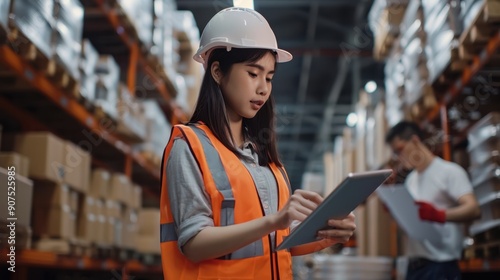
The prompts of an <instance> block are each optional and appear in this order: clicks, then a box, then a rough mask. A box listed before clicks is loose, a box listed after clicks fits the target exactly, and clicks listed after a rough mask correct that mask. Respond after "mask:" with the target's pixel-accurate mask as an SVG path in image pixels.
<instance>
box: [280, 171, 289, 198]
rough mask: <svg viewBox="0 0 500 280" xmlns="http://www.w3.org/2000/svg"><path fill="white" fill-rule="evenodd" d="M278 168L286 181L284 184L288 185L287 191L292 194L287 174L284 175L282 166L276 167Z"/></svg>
mask: <svg viewBox="0 0 500 280" xmlns="http://www.w3.org/2000/svg"><path fill="white" fill-rule="evenodd" d="M278 169H279V171H280V172H281V175H282V176H283V178H284V179H285V181H286V185H287V186H288V191H289V192H290V195H292V185H291V184H290V180H288V176H287V175H286V173H285V170H284V169H283V167H278Z"/></svg>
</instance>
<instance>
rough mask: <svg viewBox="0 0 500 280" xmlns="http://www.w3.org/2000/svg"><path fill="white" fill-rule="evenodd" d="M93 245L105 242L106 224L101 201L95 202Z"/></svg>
mask: <svg viewBox="0 0 500 280" xmlns="http://www.w3.org/2000/svg"><path fill="white" fill-rule="evenodd" d="M94 206H95V208H94V209H95V214H96V220H95V236H94V238H95V240H94V242H95V243H98V244H104V243H105V242H106V237H105V232H104V230H105V224H106V216H105V215H104V201H103V200H102V199H96V200H95V205H94Z"/></svg>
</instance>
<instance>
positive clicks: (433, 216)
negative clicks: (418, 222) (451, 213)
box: [416, 201, 446, 223]
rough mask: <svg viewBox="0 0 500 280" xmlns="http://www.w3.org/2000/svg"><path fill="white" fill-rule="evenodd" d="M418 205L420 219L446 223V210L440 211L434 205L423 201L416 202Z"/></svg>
mask: <svg viewBox="0 0 500 280" xmlns="http://www.w3.org/2000/svg"><path fill="white" fill-rule="evenodd" d="M416 203H417V205H418V206H419V208H418V214H419V215H420V219H422V220H427V221H432V222H438V223H444V222H446V211H445V210H439V209H437V208H436V207H434V205H432V204H430V203H427V202H423V201H416Z"/></svg>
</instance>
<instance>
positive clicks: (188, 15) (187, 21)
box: [173, 11, 200, 42]
mask: <svg viewBox="0 0 500 280" xmlns="http://www.w3.org/2000/svg"><path fill="white" fill-rule="evenodd" d="M173 15H174V17H173V19H174V21H173V28H174V31H176V32H178V33H183V34H185V36H186V37H187V39H188V40H189V41H191V42H194V41H198V40H199V39H200V31H199V29H198V26H197V25H196V21H195V19H194V16H193V13H192V12H191V11H175V12H174V14H173Z"/></svg>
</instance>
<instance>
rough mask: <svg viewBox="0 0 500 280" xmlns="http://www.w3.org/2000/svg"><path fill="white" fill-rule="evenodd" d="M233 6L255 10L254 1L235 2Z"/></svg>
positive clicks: (240, 0)
mask: <svg viewBox="0 0 500 280" xmlns="http://www.w3.org/2000/svg"><path fill="white" fill-rule="evenodd" d="M233 6H234V7H242V8H249V9H252V10H254V8H253V0H233Z"/></svg>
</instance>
